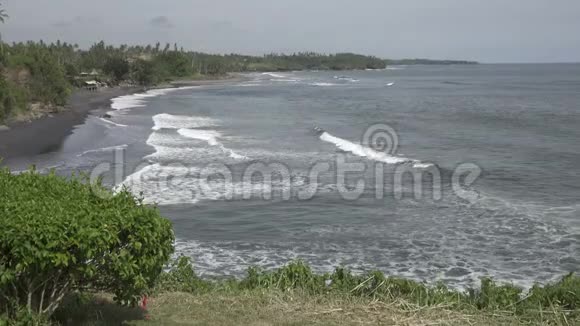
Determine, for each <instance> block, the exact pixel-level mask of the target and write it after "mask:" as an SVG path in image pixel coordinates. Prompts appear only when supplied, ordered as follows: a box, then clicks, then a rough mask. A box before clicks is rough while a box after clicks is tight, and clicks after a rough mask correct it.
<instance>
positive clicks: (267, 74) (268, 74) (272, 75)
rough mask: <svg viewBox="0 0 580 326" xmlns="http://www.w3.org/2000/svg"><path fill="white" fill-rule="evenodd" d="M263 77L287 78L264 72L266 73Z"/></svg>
mask: <svg viewBox="0 0 580 326" xmlns="http://www.w3.org/2000/svg"><path fill="white" fill-rule="evenodd" d="M262 75H264V76H270V77H274V78H286V77H287V76H284V75H280V74H275V73H273V72H264V73H262Z"/></svg>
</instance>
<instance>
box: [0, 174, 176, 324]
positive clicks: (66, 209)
mask: <svg viewBox="0 0 580 326" xmlns="http://www.w3.org/2000/svg"><path fill="white" fill-rule="evenodd" d="M85 181H86V180H84V179H83V178H79V177H72V178H71V179H70V180H67V179H65V178H62V177H59V176H56V175H54V174H50V175H39V174H37V173H36V172H34V171H30V172H27V173H23V174H20V175H12V174H10V172H9V171H8V170H6V169H0V315H2V314H4V313H7V314H8V315H12V316H14V315H16V314H17V312H18V311H20V310H21V309H22V308H24V309H25V310H26V311H28V312H29V313H35V314H38V315H44V316H49V315H51V314H52V313H53V312H54V310H55V309H56V308H57V307H58V305H59V303H60V302H61V301H62V299H63V298H64V297H65V296H66V295H67V294H69V293H71V292H73V291H76V290H95V291H106V292H110V293H113V294H114V295H115V300H116V301H117V302H119V303H123V304H134V303H136V302H137V300H138V299H139V297H141V296H142V295H143V294H144V293H146V292H147V290H148V289H149V288H150V287H151V286H152V285H153V284H154V282H155V280H156V278H157V277H158V275H159V274H160V273H161V271H162V269H163V266H164V265H165V264H166V262H167V261H168V259H169V257H170V255H171V254H172V252H173V240H174V236H173V231H172V228H171V224H170V222H169V221H168V220H166V219H164V218H162V217H161V216H160V215H159V213H158V211H157V210H156V209H154V208H151V207H148V206H145V205H143V204H142V201H140V200H137V199H135V198H134V197H133V196H132V195H131V194H130V193H129V192H127V191H121V192H119V193H118V194H115V195H112V194H109V195H108V196H102V194H103V193H105V192H106V191H105V190H104V189H103V188H102V187H101V186H100V185H95V186H90V185H89V184H87V183H86V182H85ZM95 189H97V190H98V191H94V190H95ZM97 194H99V195H97Z"/></svg>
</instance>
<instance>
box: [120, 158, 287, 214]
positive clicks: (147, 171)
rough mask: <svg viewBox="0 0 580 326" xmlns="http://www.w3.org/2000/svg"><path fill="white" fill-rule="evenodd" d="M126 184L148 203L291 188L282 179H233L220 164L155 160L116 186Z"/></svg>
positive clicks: (254, 194)
mask: <svg viewBox="0 0 580 326" xmlns="http://www.w3.org/2000/svg"><path fill="white" fill-rule="evenodd" d="M123 187H126V188H127V189H129V190H130V191H131V192H133V193H135V194H142V195H143V198H144V201H145V203H148V204H159V205H177V204H197V203H198V202H200V201H219V200H234V199H236V200H241V199H247V198H264V196H265V194H269V195H270V196H272V198H278V197H279V196H281V194H282V193H284V192H290V191H291V187H292V184H291V183H289V182H285V181H282V180H272V182H271V183H264V182H260V181H234V180H233V179H232V177H231V174H230V172H229V171H227V170H223V168H218V167H216V168H212V167H211V166H208V167H205V168H200V167H185V166H182V165H176V164H173V165H162V164H152V165H147V166H145V167H143V168H142V169H141V170H139V171H137V172H135V173H133V174H132V175H130V176H129V177H127V178H126V179H125V180H124V181H123V182H122V183H121V184H119V185H118V186H116V187H115V191H116V192H118V191H120V190H121V189H123ZM277 196H278V197H277Z"/></svg>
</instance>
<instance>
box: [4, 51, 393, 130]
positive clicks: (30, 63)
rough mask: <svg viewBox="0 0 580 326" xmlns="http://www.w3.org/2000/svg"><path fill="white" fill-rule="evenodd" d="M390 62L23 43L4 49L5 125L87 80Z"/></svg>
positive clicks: (56, 101) (348, 56) (139, 81)
mask: <svg viewBox="0 0 580 326" xmlns="http://www.w3.org/2000/svg"><path fill="white" fill-rule="evenodd" d="M385 67H386V64H385V61H384V60H382V59H379V58H377V57H372V56H364V55H358V54H352V53H339V54H319V53H314V52H302V53H294V54H290V55H287V54H267V55H264V56H247V55H240V54H225V55H219V54H207V53H202V52H195V51H186V50H184V49H183V48H182V47H178V46H177V44H173V45H170V44H166V45H165V46H161V44H160V43H157V44H155V45H147V46H129V45H120V46H113V45H108V44H106V43H105V42H99V43H96V44H94V45H93V46H91V47H90V48H89V49H81V48H80V47H79V46H78V45H77V44H71V43H67V42H60V41H57V42H55V43H50V44H47V43H45V42H43V41H39V42H32V41H28V42H19V43H12V44H5V43H2V44H1V48H0V72H1V73H0V121H2V120H5V119H6V118H7V117H9V116H12V115H14V114H15V113H17V112H19V111H20V112H22V111H26V109H27V108H26V106H27V105H28V104H29V103H33V102H37V103H43V104H46V105H48V106H61V105H63V104H64V103H65V102H66V100H67V98H68V96H69V94H70V92H71V89H73V88H74V87H80V86H82V83H83V81H86V78H85V79H83V78H80V76H89V78H92V79H98V81H100V82H105V83H107V84H109V85H118V84H120V83H130V84H135V85H143V86H150V85H156V84H160V83H163V82H168V81H171V80H174V79H188V78H190V79H195V78H205V77H216V76H223V75H226V74H227V73H230V72H263V71H290V70H351V69H382V68H385Z"/></svg>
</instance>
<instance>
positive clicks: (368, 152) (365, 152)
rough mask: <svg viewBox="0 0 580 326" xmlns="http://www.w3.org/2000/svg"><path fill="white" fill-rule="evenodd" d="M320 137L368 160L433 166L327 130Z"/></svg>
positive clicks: (417, 166) (418, 167)
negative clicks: (379, 150)
mask: <svg viewBox="0 0 580 326" xmlns="http://www.w3.org/2000/svg"><path fill="white" fill-rule="evenodd" d="M320 139H321V140H323V141H325V142H328V143H331V144H334V145H335V146H336V147H338V148H339V149H340V150H343V151H345V152H349V153H352V154H354V155H356V156H360V157H366V158H368V159H369V160H373V161H377V162H383V163H387V164H412V165H413V167H414V168H417V169H422V168H429V167H431V166H433V164H431V163H425V162H421V161H419V160H414V159H410V158H406V157H400V156H394V155H389V154H387V153H383V152H377V151H375V150H373V149H372V148H368V147H365V146H363V145H360V144H355V143H353V142H350V141H348V140H345V139H342V138H338V137H335V136H333V135H331V134H329V133H328V132H323V133H322V134H321V135H320Z"/></svg>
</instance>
